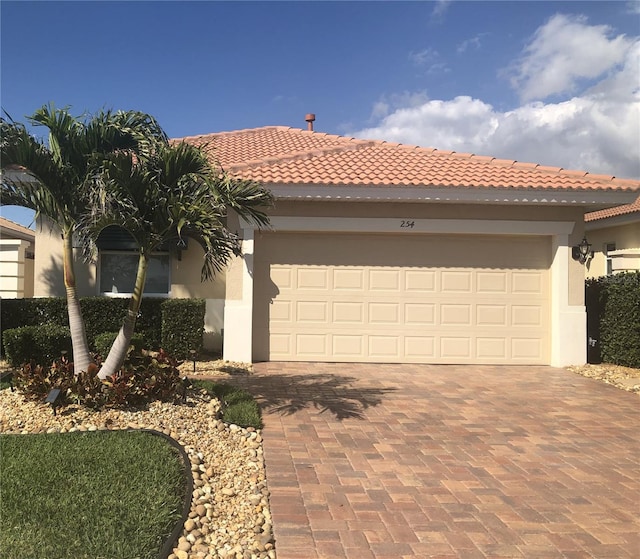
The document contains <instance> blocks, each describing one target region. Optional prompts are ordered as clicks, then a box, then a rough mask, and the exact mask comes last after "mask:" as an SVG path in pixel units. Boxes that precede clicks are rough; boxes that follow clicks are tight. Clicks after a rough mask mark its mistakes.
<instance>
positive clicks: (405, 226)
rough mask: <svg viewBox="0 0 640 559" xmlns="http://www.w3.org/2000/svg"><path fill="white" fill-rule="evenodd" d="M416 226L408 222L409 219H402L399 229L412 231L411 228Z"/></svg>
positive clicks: (410, 221) (412, 222) (413, 222)
mask: <svg viewBox="0 0 640 559" xmlns="http://www.w3.org/2000/svg"><path fill="white" fill-rule="evenodd" d="M415 224H416V222H415V221H412V220H409V219H403V220H402V221H400V228H401V229H413V226H414V225H415Z"/></svg>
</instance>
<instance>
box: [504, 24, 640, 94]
mask: <svg viewBox="0 0 640 559" xmlns="http://www.w3.org/2000/svg"><path fill="white" fill-rule="evenodd" d="M632 44H633V41H632V40H630V39H628V38H627V37H625V36H624V35H618V36H615V37H613V36H612V30H611V28H610V27H609V26H607V25H587V22H586V18H584V17H581V16H577V17H575V16H566V15H562V14H556V15H554V16H553V17H552V18H551V19H549V21H548V22H547V23H546V24H545V25H543V26H542V27H540V28H538V30H537V31H536V32H535V34H534V36H533V38H532V39H531V41H530V42H529V44H528V45H527V46H526V47H525V49H524V54H523V56H522V57H521V58H520V59H519V60H517V61H516V63H515V64H514V65H513V67H512V68H511V72H510V73H511V74H512V75H511V85H512V87H513V88H514V89H515V90H516V91H518V92H519V94H520V96H521V98H522V100H523V101H532V100H535V99H540V100H541V99H546V98H547V97H549V96H551V95H556V94H562V93H572V92H574V91H575V90H576V88H577V86H578V85H579V84H580V83H581V80H592V79H596V78H598V77H600V76H602V75H604V74H605V73H607V72H608V71H610V70H612V69H613V68H615V67H616V66H617V65H618V64H620V63H622V62H623V60H624V58H625V55H626V53H627V51H628V50H629V48H630V47H631V45H632Z"/></svg>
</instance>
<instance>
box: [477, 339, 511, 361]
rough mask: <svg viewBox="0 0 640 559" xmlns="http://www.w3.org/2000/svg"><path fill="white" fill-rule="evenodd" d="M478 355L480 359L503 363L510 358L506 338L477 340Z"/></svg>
mask: <svg viewBox="0 0 640 559" xmlns="http://www.w3.org/2000/svg"><path fill="white" fill-rule="evenodd" d="M476 355H477V356H478V359H488V360H497V361H502V360H505V359H507V358H508V357H509V354H508V353H507V340H506V339H505V338H504V337H499V338H498V337H496V338H482V337H478V338H476Z"/></svg>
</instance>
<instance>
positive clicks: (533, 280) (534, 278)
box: [511, 272, 543, 295]
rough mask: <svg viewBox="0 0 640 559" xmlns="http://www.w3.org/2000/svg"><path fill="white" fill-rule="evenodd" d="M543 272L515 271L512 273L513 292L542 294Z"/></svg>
mask: <svg viewBox="0 0 640 559" xmlns="http://www.w3.org/2000/svg"><path fill="white" fill-rule="evenodd" d="M542 276H543V274H542V273H541V272H528V273H527V272H513V274H512V275H511V281H512V291H513V293H519V294H529V295H540V294H542V288H543V277H542Z"/></svg>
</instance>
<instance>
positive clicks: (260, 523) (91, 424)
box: [0, 390, 276, 559]
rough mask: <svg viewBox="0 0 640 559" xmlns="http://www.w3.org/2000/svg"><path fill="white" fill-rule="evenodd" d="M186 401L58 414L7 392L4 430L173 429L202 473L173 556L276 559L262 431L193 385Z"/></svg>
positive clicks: (0, 416) (0, 399) (2, 396)
mask: <svg viewBox="0 0 640 559" xmlns="http://www.w3.org/2000/svg"><path fill="white" fill-rule="evenodd" d="M187 400H188V401H187V404H186V405H180V404H179V405H175V404H169V403H162V402H154V403H152V404H150V405H149V407H148V408H147V409H145V410H103V411H100V412H95V411H91V410H88V409H84V408H80V407H78V406H73V405H72V406H67V407H66V408H61V409H60V410H58V414H57V415H55V416H54V415H53V414H52V413H51V408H50V407H49V406H47V405H44V404H40V403H37V402H32V401H26V400H24V398H23V397H22V395H21V394H20V393H19V392H17V391H16V392H11V391H10V390H2V391H0V432H2V433H25V434H27V433H39V432H47V431H48V432H51V433H54V432H61V433H64V432H74V431H94V430H95V429H97V428H99V429H112V430H115V429H138V428H146V429H154V430H157V431H160V432H164V433H170V434H171V436H172V437H173V438H174V439H176V440H178V441H179V442H180V444H182V446H183V447H185V449H186V450H187V453H188V455H189V461H190V464H189V466H188V467H189V469H191V470H192V471H193V473H194V476H195V477H197V478H199V479H198V480H197V483H196V484H194V485H195V487H194V492H193V495H192V500H191V511H190V514H189V519H188V520H187V521H186V522H185V526H184V530H183V532H182V534H181V538H180V540H179V542H178V543H177V544H176V547H175V548H174V550H173V554H172V555H171V556H170V557H171V559H194V558H196V557H198V558H202V559H205V558H207V557H210V558H211V559H219V558H221V557H233V558H236V557H240V558H244V557H250V558H252V559H253V558H255V559H275V557H276V555H275V550H274V548H273V534H272V531H271V524H270V519H271V513H270V510H269V502H268V498H267V497H268V489H267V485H266V476H265V471H264V462H263V452H262V444H261V442H262V437H261V435H260V432H259V431H256V430H253V429H252V430H248V429H243V428H241V427H238V426H237V425H236V426H233V428H230V427H229V426H227V425H226V424H225V423H223V422H222V421H219V420H218V419H217V414H218V411H219V410H220V402H218V400H217V399H215V398H211V397H209V396H208V395H206V394H205V393H202V392H200V391H195V390H193V391H189V392H188V399H187ZM61 436H64V435H61ZM187 538H188V539H187ZM189 540H191V541H189Z"/></svg>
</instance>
